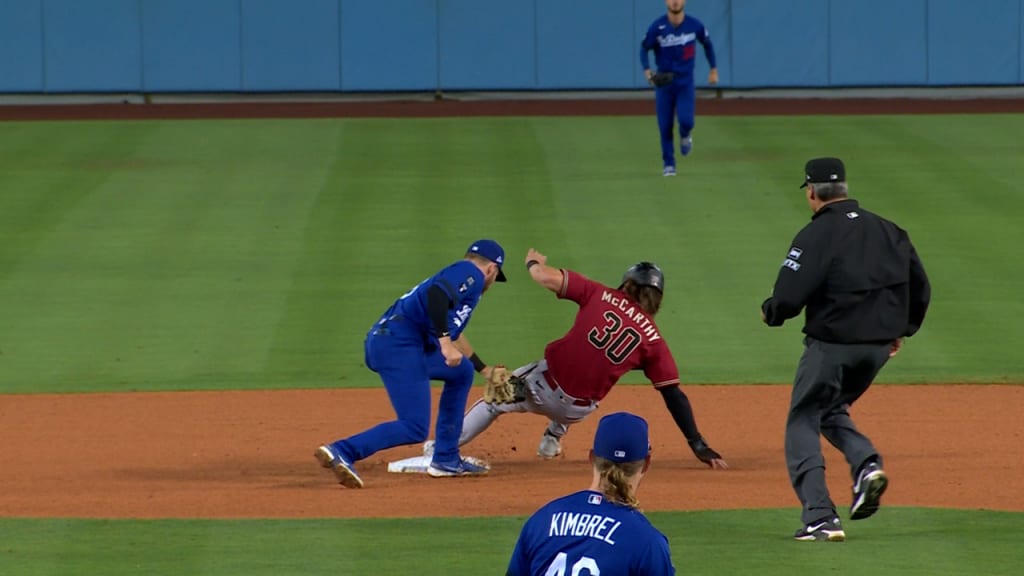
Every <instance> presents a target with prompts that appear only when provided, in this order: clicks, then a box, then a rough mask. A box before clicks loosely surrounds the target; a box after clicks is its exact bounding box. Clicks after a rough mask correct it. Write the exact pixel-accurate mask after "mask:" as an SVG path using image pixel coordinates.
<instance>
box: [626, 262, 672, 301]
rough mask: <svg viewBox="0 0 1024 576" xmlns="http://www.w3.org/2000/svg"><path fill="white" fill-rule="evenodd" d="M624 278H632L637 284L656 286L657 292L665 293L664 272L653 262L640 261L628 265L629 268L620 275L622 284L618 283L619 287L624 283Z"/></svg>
mask: <svg viewBox="0 0 1024 576" xmlns="http://www.w3.org/2000/svg"><path fill="white" fill-rule="evenodd" d="M626 280H632V281H633V283H634V284H636V285H637V286H652V287H654V288H657V289H658V292H661V293H662V294H664V293H665V274H664V273H662V271H661V268H658V265H657V264H655V263H653V262H640V263H639V264H633V265H632V266H630V267H629V270H626V273H625V274H623V275H622V284H620V285H619V289H621V288H622V287H623V286H624V285H625V284H626Z"/></svg>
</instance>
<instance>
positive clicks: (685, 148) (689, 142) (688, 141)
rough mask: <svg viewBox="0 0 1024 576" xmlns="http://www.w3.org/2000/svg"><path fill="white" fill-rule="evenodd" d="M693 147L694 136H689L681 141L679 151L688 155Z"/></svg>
mask: <svg viewBox="0 0 1024 576" xmlns="http://www.w3.org/2000/svg"><path fill="white" fill-rule="evenodd" d="M692 149H693V136H687V137H686V138H683V139H682V141H681V142H679V153H680V154H682V155H683V156H686V155H688V154H689V153H690V150H692Z"/></svg>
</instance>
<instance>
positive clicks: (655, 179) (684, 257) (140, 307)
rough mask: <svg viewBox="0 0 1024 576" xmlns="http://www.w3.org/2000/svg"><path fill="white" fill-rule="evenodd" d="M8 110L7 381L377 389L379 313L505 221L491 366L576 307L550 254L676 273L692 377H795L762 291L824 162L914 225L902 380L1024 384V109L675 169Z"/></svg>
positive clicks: (383, 138)
mask: <svg viewBox="0 0 1024 576" xmlns="http://www.w3.org/2000/svg"><path fill="white" fill-rule="evenodd" d="M12 126H14V130H12V131H11V132H5V133H4V134H3V136H0V150H8V151H12V152H13V153H14V158H17V157H18V156H20V157H21V158H22V161H16V160H12V159H7V160H5V164H6V165H7V166H8V167H10V168H11V169H10V170H8V171H6V172H4V173H3V174H2V175H0V186H3V187H4V189H5V190H11V191H12V192H10V193H5V194H4V195H2V196H0V218H3V219H4V222H6V223H7V224H9V226H8V227H6V228H5V232H4V233H5V237H6V238H7V240H8V242H7V243H6V244H5V245H4V247H2V248H0V254H3V256H4V258H3V262H2V263H0V296H3V297H2V298H0V317H3V318H4V319H5V328H6V330H5V332H4V334H3V339H2V341H0V389H2V390H3V391H87V390H135V389H138V390H143V389H194V388H219V387H224V388H287V387H321V386H337V385H342V386H344V385H376V379H375V378H373V377H372V375H371V374H370V373H369V372H367V371H366V370H365V368H363V367H362V366H361V362H362V339H363V336H364V334H365V332H366V330H367V328H368V327H369V325H370V324H371V323H372V322H373V321H374V320H375V319H376V317H377V316H378V315H379V314H380V313H381V311H382V310H383V309H384V308H385V307H386V306H387V305H388V304H389V303H390V301H391V300H393V299H394V298H395V297H396V296H397V295H398V294H400V293H402V292H404V291H405V290H408V289H409V288H411V287H412V285H414V284H415V283H416V282H418V281H419V280H421V279H423V278H425V277H426V276H427V275H429V274H431V273H432V272H434V271H435V270H436V269H437V268H438V267H439V266H441V265H443V264H445V263H447V262H449V261H451V260H453V259H455V258H458V257H459V256H460V255H461V251H462V250H463V249H464V247H465V245H466V244H467V243H468V242H469V241H470V240H472V239H475V238H478V237H484V236H492V237H494V238H496V239H498V240H500V241H501V242H502V243H503V244H504V245H505V247H506V248H507V249H508V252H509V254H508V258H509V277H510V282H509V283H508V285H507V286H498V287H495V289H494V290H493V291H492V292H490V293H488V294H487V295H486V296H485V298H484V301H483V303H482V304H481V306H480V308H479V309H478V311H477V312H476V314H475V318H474V321H473V324H472V326H471V329H470V332H469V333H467V336H468V337H469V338H470V339H471V340H472V341H473V342H474V344H476V345H477V347H478V348H479V350H480V352H481V355H482V356H484V357H485V358H486V359H488V361H491V362H503V363H506V364H508V365H518V364H521V363H524V362H527V361H530V360H534V359H536V358H537V357H538V356H539V354H540V352H541V350H542V348H543V345H544V344H545V343H546V342H547V341H549V340H551V339H552V338H555V337H558V336H560V335H561V334H562V333H563V332H564V330H565V328H566V326H567V322H568V321H569V320H570V319H571V317H572V314H573V312H574V307H573V306H571V305H569V304H566V303H559V302H557V301H555V300H554V299H553V298H552V297H551V295H550V294H548V293H547V292H546V291H544V290H541V289H539V288H538V287H537V286H535V285H534V284H533V283H532V282H530V281H529V279H528V276H527V275H526V273H525V271H524V270H523V269H522V268H521V260H522V255H523V254H524V253H525V250H526V248H528V247H530V246H536V247H538V248H541V249H543V250H545V251H546V252H547V253H548V254H549V255H550V256H551V258H552V263H554V264H556V265H560V266H568V267H572V268H576V269H578V270H580V271H582V272H584V273H586V274H588V275H590V276H592V277H593V278H595V279H597V280H600V281H603V282H606V283H609V284H614V283H616V282H617V281H618V279H619V278H620V276H621V274H622V271H623V270H624V269H625V267H626V266H628V265H629V264H632V263H633V262H635V261H637V260H640V259H651V260H654V261H656V262H658V263H659V264H661V265H662V266H663V268H664V269H665V271H666V275H667V282H668V286H667V292H666V302H665V307H664V309H663V311H662V313H661V314H660V316H659V324H660V326H661V328H662V332H663V334H664V335H665V337H666V339H667V340H668V341H669V343H670V344H671V345H672V346H673V350H674V351H675V352H676V355H677V358H678V359H679V361H680V366H681V368H682V371H683V374H684V379H685V380H686V381H687V382H689V383H701V382H724V383H730V382H748V381H753V382H785V381H788V380H790V379H791V378H792V373H793V370H794V368H795V364H796V359H797V356H798V355H799V348H800V322H799V320H797V321H794V322H791V323H790V325H788V326H787V327H785V328H783V329H782V330H770V329H767V328H765V327H764V326H762V325H761V324H760V321H759V317H758V312H757V309H756V308H757V306H758V305H759V304H760V302H761V300H763V298H765V297H766V296H767V295H768V293H769V291H770V289H771V283H772V282H773V280H774V277H775V274H776V272H777V270H778V265H779V262H780V261H781V259H782V257H783V254H784V251H785V250H786V249H787V248H788V243H789V240H790V238H792V236H793V235H794V234H795V233H796V231H797V230H798V229H799V228H800V227H801V226H803V225H804V224H806V222H807V221H808V218H809V216H810V213H809V212H808V211H807V209H806V205H805V203H804V201H803V199H802V196H801V193H800V191H799V190H797V189H796V185H797V184H798V182H796V181H795V179H797V178H799V177H800V168H801V166H802V164H803V162H804V161H805V160H806V159H807V158H808V157H810V156H814V155H823V154H835V155H838V156H841V157H843V158H844V159H845V160H846V161H847V164H848V166H849V171H850V181H851V186H852V187H853V192H854V194H855V196H856V197H857V198H859V199H861V200H862V201H863V203H864V205H865V206H866V207H868V208H871V209H875V210H877V211H879V212H880V213H882V214H884V215H886V216H889V217H891V218H893V219H894V220H896V221H897V222H899V223H900V224H902V225H904V226H905V227H906V228H907V229H908V230H910V231H911V233H912V235H913V237H914V239H915V242H916V243H917V244H918V246H919V248H920V250H921V253H922V256H923V257H925V259H926V264H927V265H928V268H929V272H930V273H931V275H932V277H933V281H934V283H935V307H934V309H933V313H932V315H931V317H930V318H929V321H928V324H927V326H926V329H925V330H924V331H923V332H922V333H921V335H920V336H919V337H917V338H915V339H914V340H913V341H912V342H911V343H910V344H909V345H908V347H907V350H906V351H905V353H904V354H902V355H901V356H900V357H899V358H898V359H897V361H896V362H893V363H891V364H890V366H888V367H887V368H886V370H885V371H884V372H883V374H882V376H881V381H882V382H927V381H932V382H935V381H948V380H953V381H1011V382H1014V381H1020V380H1021V379H1022V378H1024V358H1022V357H1021V356H1020V355H1018V354H1016V353H1015V352H1014V350H1016V349H1017V348H1018V347H1019V346H1020V344H1021V340H1024V331H1022V330H1021V329H1020V328H1019V326H1018V325H1017V322H1016V321H1015V317H1016V316H1017V315H1019V314H1015V312H1020V311H1021V310H1020V308H1021V306H1022V305H1021V304H1020V303H1019V299H1018V298H1017V296H1016V290H1015V288H1014V287H1015V285H1016V284H1017V283H1019V278H1018V276H1019V274H1020V272H1019V270H1018V268H1019V267H1014V266H1012V263H1013V261H1014V257H1015V254H1016V248H1015V247H1016V246H1018V245H1020V243H1021V240H1022V239H1024V238H1021V236H1022V234H1024V233H1022V231H1021V229H1020V227H1019V226H1016V225H1015V224H1014V222H1015V220H1013V218H1014V215H1015V214H1017V213H1020V212H1021V208H1022V207H1024V198H1022V197H1021V196H1020V195H1019V194H1017V193H1016V189H1015V188H1014V183H1015V182H1017V181H1019V175H1020V172H1021V170H1022V168H1021V167H1020V166H1018V163H1016V162H1015V159H1016V158H1018V157H1021V155H1022V153H1024V145H1022V144H1021V143H1020V141H1019V139H1017V138H1015V136H1014V135H1015V134H1016V133H1017V132H1018V131H1020V129H1022V128H1024V120H1022V118H1021V117H1019V116H970V117H967V116H963V117H960V116H929V117H925V116H920V117H916V116H915V117H892V116H885V117H853V118H844V117H799V118H787V117H765V118H699V120H698V129H697V131H696V132H695V138H696V140H695V148H694V152H693V154H692V155H691V156H690V157H689V158H685V159H680V160H679V167H680V175H679V176H678V177H676V178H674V179H673V178H662V177H661V176H660V171H659V170H660V158H659V152H658V142H657V134H656V130H655V128H654V125H653V121H652V119H651V118H646V117H639V118H527V119H521V118H481V119H418V120H408V119H402V120H340V119H339V120H315V121H314V120H309V121H298V120H290V121H244V122H239V121H209V122H207V121H201V122H112V123H107V124H102V123H88V124H86V123H39V124H31V123H25V124H14V125H12ZM8 134H11V135H12V136H11V137H8ZM15 137H16V138H15ZM15 140H16V141H15ZM97 142H98V144H97ZM28 143H32V144H28ZM979 190H982V191H985V195H984V196H982V194H980V193H979ZM986 199H988V201H986ZM634 380H636V381H640V380H642V378H640V377H639V376H637V377H636V378H630V379H629V381H634Z"/></svg>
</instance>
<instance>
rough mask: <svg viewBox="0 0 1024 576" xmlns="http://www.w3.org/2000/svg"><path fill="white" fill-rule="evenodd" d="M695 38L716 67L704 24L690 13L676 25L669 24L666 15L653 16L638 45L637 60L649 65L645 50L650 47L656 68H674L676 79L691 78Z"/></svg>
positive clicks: (709, 37)
mask: <svg viewBox="0 0 1024 576" xmlns="http://www.w3.org/2000/svg"><path fill="white" fill-rule="evenodd" d="M697 42H700V43H701V45H703V46H704V55H705V56H706V57H707V60H708V64H709V65H710V66H711V67H712V68H716V67H717V64H716V62H715V50H714V47H713V46H712V44H711V36H710V35H709V34H708V31H707V29H706V28H704V24H702V23H701V21H700V20H697V19H696V18H694V17H693V16H690V15H687V16H686V17H685V18H683V22H682V24H680V25H679V27H678V28H677V27H675V26H672V24H671V23H670V22H669V21H668V15H664V16H662V17H661V18H658V19H657V20H655V21H654V22H653V23H652V24H651V26H650V28H648V29H647V35H646V36H644V40H643V43H642V44H641V46H640V63H641V64H643V66H644V69H650V67H651V66H650V62H649V60H648V55H647V52H648V51H649V50H654V63H655V64H657V66H658V72H674V73H675V74H676V79H677V80H685V81H692V80H693V67H694V64H695V63H696V61H697Z"/></svg>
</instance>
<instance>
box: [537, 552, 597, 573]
mask: <svg viewBox="0 0 1024 576" xmlns="http://www.w3.org/2000/svg"><path fill="white" fill-rule="evenodd" d="M568 560H569V556H568V555H566V553H565V552H559V553H558V556H555V560H554V562H552V563H551V566H548V571H547V572H545V573H544V576H567V575H566V573H565V568H566V563H567V562H568ZM584 570H585V572H584ZM568 576H601V570H600V569H598V567H597V560H594V559H593V558H590V557H588V556H583V557H581V558H580V559H579V560H577V561H576V563H575V564H573V565H572V571H571V572H569V575H568Z"/></svg>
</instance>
